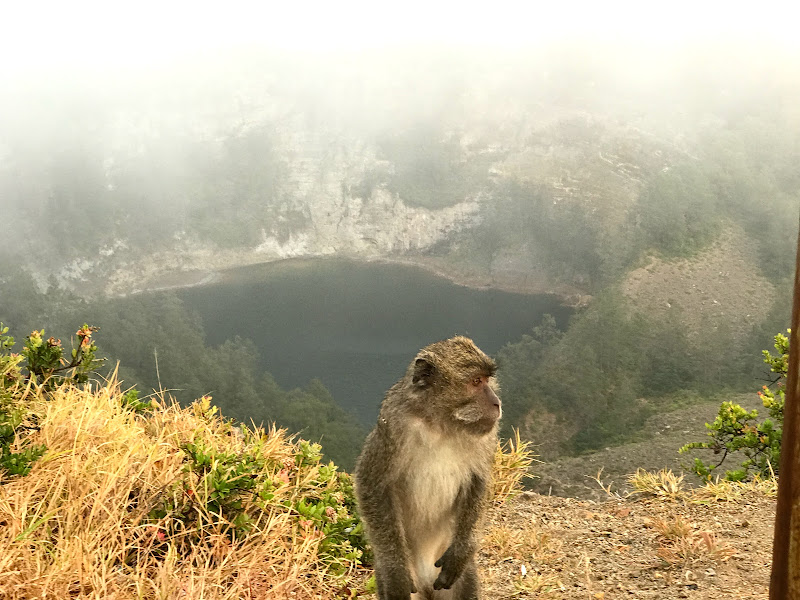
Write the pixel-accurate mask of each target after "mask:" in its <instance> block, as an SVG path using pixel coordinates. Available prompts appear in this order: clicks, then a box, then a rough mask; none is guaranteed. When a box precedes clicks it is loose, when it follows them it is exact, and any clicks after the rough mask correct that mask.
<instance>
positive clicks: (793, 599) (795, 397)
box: [769, 238, 800, 600]
mask: <svg viewBox="0 0 800 600" xmlns="http://www.w3.org/2000/svg"><path fill="white" fill-rule="evenodd" d="M798 333H800V238H798V246H797V258H796V260H795V273H794V299H793V301H792V333H791V335H790V338H789V372H788V373H787V374H786V404H785V406H784V409H783V438H782V440H781V464H780V473H779V476H778V506H777V508H776V512H775V537H774V541H773V544H772V576H771V578H770V586H769V600H800V340H798Z"/></svg>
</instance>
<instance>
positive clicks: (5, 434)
mask: <svg viewBox="0 0 800 600" xmlns="http://www.w3.org/2000/svg"><path fill="white" fill-rule="evenodd" d="M13 347H14V338H13V337H11V336H10V335H8V327H5V326H4V325H3V324H2V323H0V477H3V476H13V475H27V474H28V472H29V471H30V470H31V466H32V464H33V463H34V462H35V461H36V460H37V459H38V458H39V457H41V456H42V455H43V454H44V452H45V447H44V446H42V445H35V444H34V445H27V446H26V445H24V443H23V442H22V441H20V442H19V445H18V446H15V442H17V432H18V431H20V430H23V431H24V430H27V429H35V428H36V427H35V425H26V422H27V420H28V411H27V410H26V407H25V404H24V403H23V402H22V401H21V399H20V395H21V392H20V383H21V381H22V373H21V371H20V363H21V362H22V361H23V357H22V356H21V355H19V354H15V353H13V352H11V348H13ZM15 450H18V451H16V452H15Z"/></svg>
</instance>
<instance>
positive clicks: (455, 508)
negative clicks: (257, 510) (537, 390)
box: [354, 336, 502, 600]
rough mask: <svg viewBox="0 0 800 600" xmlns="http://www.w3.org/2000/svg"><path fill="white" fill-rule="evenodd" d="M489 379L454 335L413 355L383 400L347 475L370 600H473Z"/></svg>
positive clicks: (491, 421) (483, 364) (490, 364)
mask: <svg viewBox="0 0 800 600" xmlns="http://www.w3.org/2000/svg"><path fill="white" fill-rule="evenodd" d="M496 371H497V366H496V364H495V362H494V361H493V360H492V359H491V358H489V357H488V356H487V355H486V354H484V353H483V352H482V351H481V350H480V349H479V348H478V347H477V346H476V345H475V344H474V342H473V341H472V340H470V339H469V338H466V337H461V336H457V337H454V338H451V339H449V340H444V341H440V342H436V343H434V344H431V345H429V346H426V347H425V348H423V349H422V350H420V351H419V353H418V354H417V355H416V357H415V358H414V360H413V361H412V362H411V364H410V365H409V366H408V369H407V370H406V373H405V376H404V377H403V378H402V379H400V380H399V381H398V382H397V383H395V384H394V385H393V386H392V387H391V388H390V389H389V390H388V391H387V392H386V395H385V396H384V399H383V403H382V404H381V409H380V414H379V416H378V422H377V424H376V426H375V428H374V429H373V430H372V431H371V432H370V434H369V435H368V436H367V439H366V441H365V442H364V447H363V449H362V451H361V454H360V456H359V458H358V460H357V462H356V469H355V477H354V481H355V492H356V500H357V506H358V510H359V514H360V516H361V520H362V522H363V523H364V526H365V532H366V534H367V539H368V540H369V542H370V546H371V547H372V551H373V554H374V559H375V579H376V583H377V588H378V599H379V600H409V599H410V598H411V597H412V594H413V597H414V599H415V600H446V599H449V600H478V598H479V594H480V589H479V587H480V583H479V580H478V573H477V568H476V565H475V558H474V554H475V551H476V549H477V544H476V541H475V534H474V530H475V527H476V524H477V523H478V520H479V518H480V516H481V513H482V511H483V506H484V503H485V500H486V494H487V487H488V485H489V482H490V478H491V469H492V464H493V460H494V451H495V447H496V444H497V427H498V421H499V419H500V416H501V414H502V408H501V403H500V398H499V397H498V393H499V387H498V385H497V382H496V379H495V373H496Z"/></svg>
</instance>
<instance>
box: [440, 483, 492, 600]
mask: <svg viewBox="0 0 800 600" xmlns="http://www.w3.org/2000/svg"><path fill="white" fill-rule="evenodd" d="M485 493H486V479H484V478H483V477H481V476H480V475H478V474H476V473H473V474H472V478H471V479H470V481H469V483H468V484H467V485H465V486H464V487H462V488H461V490H460V491H459V492H458V496H457V497H456V505H455V510H454V513H455V515H454V516H455V523H456V532H455V535H454V536H453V541H452V543H451V544H450V547H449V548H448V549H447V550H445V553H444V554H442V556H441V558H439V560H437V561H436V566H437V567H441V569H442V570H441V571H440V572H439V577H437V578H436V581H434V582H433V589H435V590H442V589H444V590H447V589H450V588H451V587H452V586H453V584H454V583H455V581H456V579H458V577H459V575H461V573H462V572H463V571H464V567H465V566H466V565H467V562H468V561H469V560H470V558H471V557H472V554H473V553H474V552H475V539H474V536H473V532H474V530H475V524H476V523H477V522H478V517H479V516H480V514H481V506H482V504H483V500H484V495H485Z"/></svg>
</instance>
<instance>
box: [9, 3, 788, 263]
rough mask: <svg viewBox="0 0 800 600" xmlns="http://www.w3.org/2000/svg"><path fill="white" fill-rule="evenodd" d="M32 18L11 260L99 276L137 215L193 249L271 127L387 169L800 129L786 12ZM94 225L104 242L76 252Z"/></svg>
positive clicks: (17, 131) (16, 127)
mask: <svg viewBox="0 0 800 600" xmlns="http://www.w3.org/2000/svg"><path fill="white" fill-rule="evenodd" d="M17 4H18V5H17V6H14V7H13V8H10V9H6V10H7V13H6V17H5V22H6V23H7V24H8V27H7V30H6V31H5V32H4V36H3V39H2V40H1V41H0V56H2V61H1V62H0V75H2V78H3V86H2V88H0V206H1V207H2V211H3V220H4V222H5V225H6V227H5V230H6V235H5V236H4V239H3V242H2V247H1V249H2V251H3V252H4V253H8V252H9V251H11V250H13V249H16V250H17V251H19V250H20V249H23V250H24V251H28V250H35V251H39V252H41V250H42V249H43V248H48V249H50V250H54V251H56V252H59V253H66V254H67V255H68V256H70V257H75V256H85V255H87V254H90V255H91V254H96V253H97V252H98V251H99V249H101V248H102V247H103V246H104V245H108V244H109V243H111V242H112V241H113V238H114V236H113V235H112V233H113V231H112V230H113V229H114V228H115V227H116V228H117V230H118V231H117V232H116V233H117V239H120V238H125V237H128V236H130V232H131V231H132V230H133V227H132V226H130V227H127V228H126V227H124V226H121V225H120V224H124V223H125V222H128V223H129V225H130V223H131V222H132V221H133V222H135V221H137V219H138V217H135V216H134V217H131V215H130V214H129V213H131V211H133V210H135V211H141V210H145V211H147V210H155V211H159V212H163V213H165V214H163V218H161V219H160V220H159V223H152V222H149V221H147V220H146V219H145V220H141V219H139V220H140V221H141V223H139V224H138V225H137V226H138V227H145V228H146V229H147V231H148V234H147V236H145V237H147V238H148V239H149V238H158V239H161V238H163V237H164V236H166V237H169V236H170V235H180V234H181V232H184V231H185V230H186V228H187V219H189V217H188V216H187V214H188V213H187V211H189V209H190V208H191V205H192V202H194V199H195V198H196V197H197V195H198V187H204V188H205V187H208V182H207V181H199V179H198V173H208V170H209V165H213V164H217V163H219V162H220V161H221V159H220V146H221V145H223V144H224V141H225V140H230V139H235V138H237V137H241V135H242V132H244V131H252V130H253V128H258V127H266V128H267V129H269V130H270V131H275V130H281V131H283V130H285V129H287V128H288V129H292V130H293V131H295V130H297V131H300V130H302V131H304V132H309V131H310V132H312V133H313V135H314V136H315V137H316V141H317V142H319V141H320V140H327V142H330V143H331V144H334V143H338V144H340V145H347V146H348V147H350V148H366V149H367V150H366V151H367V154H369V153H370V152H377V154H378V157H379V158H382V156H383V155H381V149H380V148H378V150H374V148H375V145H376V143H377V144H378V146H380V142H381V140H385V139H387V138H391V137H392V136H396V135H397V134H398V133H403V132H409V131H412V132H413V131H422V132H425V133H424V135H429V132H432V133H430V135H432V136H433V137H434V138H436V137H437V136H438V138H443V137H444V138H446V137H448V136H450V137H452V136H453V135H456V136H460V143H461V145H462V146H464V145H465V144H469V143H470V142H472V143H474V145H476V146H482V147H484V148H492V147H498V146H502V147H504V148H507V147H509V146H510V145H513V144H515V143H516V144H517V145H518V146H519V145H520V144H523V143H524V140H523V139H522V138H524V137H525V136H529V135H531V132H532V131H535V130H536V127H537V126H545V125H546V124H548V123H552V122H555V121H558V120H559V119H561V120H564V119H569V118H574V117H575V116H576V115H579V116H580V115H589V116H590V117H591V118H593V119H603V120H605V121H606V122H616V123H620V124H624V125H625V126H628V127H634V128H637V129H639V130H641V131H645V132H646V133H647V134H648V135H652V136H654V137H656V138H658V139H661V140H664V141H665V143H669V144H677V145H680V146H681V147H682V149H683V150H685V151H686V152H689V153H690V154H693V153H694V152H695V151H694V149H693V147H692V143H693V141H694V140H693V137H694V136H695V134H696V133H697V132H698V131H700V130H702V129H703V128H706V127H707V126H708V125H709V123H717V124H724V123H725V122H726V121H727V120H729V119H733V118H737V117H738V116H740V115H742V114H746V113H747V114H750V113H753V112H758V113H760V114H763V115H774V117H775V122H776V123H777V124H778V125H777V126H778V127H779V128H781V129H786V128H788V129H789V130H792V131H796V130H797V127H798V120H799V119H798V109H797V108H796V102H795V101H794V99H796V97H797V93H798V91H800V85H798V81H799V80H800V69H798V68H797V65H798V62H797V59H798V43H797V39H796V36H795V35H794V32H793V31H792V25H793V23H796V19H795V18H794V17H796V15H795V14H794V13H796V12H797V11H798V9H796V8H791V9H788V8H786V7H783V6H781V7H778V5H776V6H775V7H771V5H769V4H766V5H765V4H761V5H759V7H758V10H757V11H754V10H752V9H751V10H747V11H746V10H743V9H735V8H732V7H730V6H728V5H726V4H723V3H704V4H702V5H701V6H697V5H695V4H691V3H689V2H678V3H670V4H669V5H668V6H667V5H664V6H660V7H656V6H650V5H644V3H635V2H616V3H610V4H609V3H602V4H597V3H590V2H577V3H561V4H559V5H558V6H557V7H556V6H551V7H546V8H544V7H536V6H528V5H527V4H524V3H517V2H500V3H483V4H476V5H474V6H473V5H470V6H467V5H464V4H463V3H454V2H444V3H442V2H434V3H423V2H412V3H404V4H403V5H396V6H391V5H384V4H375V3H369V2H344V3H332V4H331V3H312V4H310V5H300V4H291V3H287V4H286V5H285V6H272V5H270V6H266V5H263V4H262V3H243V2H234V3H232V4H229V5H226V6H225V8H224V10H223V9H222V8H220V7H219V6H211V5H204V4H200V5H196V4H193V3H188V2H178V3H169V4H168V5H167V6H164V5H162V4H157V3H155V2H145V3H136V4H129V5H125V4H121V3H114V4H108V3H101V2H82V3H77V4H69V5H63V4H59V3H44V4H42V3H37V4H30V5H29V4H21V3H17ZM779 8H780V9H779ZM303 135H306V134H305V133H304V134H303ZM267 145H270V144H267ZM270 147H271V148H273V149H275V152H277V153H278V154H279V155H281V156H282V155H283V154H282V153H283V149H281V148H280V147H279V145H276V143H272V144H271V145H270ZM262 150H263V148H262ZM252 152H260V151H256V150H252ZM353 152H355V153H357V152H358V150H353ZM242 169H246V166H244V167H242ZM254 185H255V184H254ZM206 193H207V194H211V195H213V194H214V193H218V191H217V192H208V191H207V192H206ZM104 212H105V213H107V214H101V213H104ZM89 213H91V215H93V216H92V218H89V219H88V221H87V222H86V223H85V225H86V226H89V227H91V226H94V227H103V228H105V231H106V234H107V235H105V236H104V239H101V240H97V239H96V240H94V241H95V242H97V243H95V244H94V245H92V244H88V243H87V244H84V245H82V246H81V245H80V244H77V246H76V244H75V243H74V240H67V239H66V237H67V233H66V232H65V231H61V232H59V229H60V228H62V227H63V225H64V223H68V224H69V225H70V227H74V226H75V225H76V223H78V222H80V219H81V218H82V217H86V216H87V215H88V214H89ZM111 213H113V214H111ZM111 223H113V224H115V225H114V227H110V224H111ZM32 237H38V238H39V240H38V244H37V248H35V249H31V245H30V240H31V238H32ZM101 237H103V236H101ZM37 260H39V261H40V262H41V259H37Z"/></svg>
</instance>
